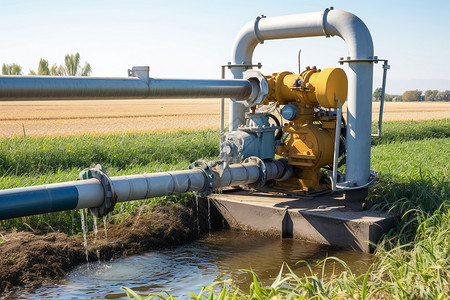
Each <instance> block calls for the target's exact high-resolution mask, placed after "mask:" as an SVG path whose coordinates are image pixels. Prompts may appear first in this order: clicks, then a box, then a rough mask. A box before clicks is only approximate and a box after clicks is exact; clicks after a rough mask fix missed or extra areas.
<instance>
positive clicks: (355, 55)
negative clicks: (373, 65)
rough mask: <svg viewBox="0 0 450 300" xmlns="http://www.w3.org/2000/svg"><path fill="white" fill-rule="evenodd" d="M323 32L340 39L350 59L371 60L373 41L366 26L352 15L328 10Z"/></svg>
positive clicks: (341, 11)
mask: <svg viewBox="0 0 450 300" xmlns="http://www.w3.org/2000/svg"><path fill="white" fill-rule="evenodd" d="M323 28H324V32H325V34H327V35H330V36H333V35H337V36H339V37H341V38H342V39H343V40H344V41H345V43H346V44H347V47H348V53H349V56H350V58H351V59H372V58H373V41H372V36H371V35H370V32H369V29H368V28H367V26H366V24H364V22H363V21H362V20H361V19H360V18H358V17H357V16H355V15H354V14H352V13H349V12H346V11H343V10H330V11H328V13H327V16H326V17H325V18H324V24H323Z"/></svg>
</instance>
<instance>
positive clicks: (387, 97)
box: [384, 94, 395, 102]
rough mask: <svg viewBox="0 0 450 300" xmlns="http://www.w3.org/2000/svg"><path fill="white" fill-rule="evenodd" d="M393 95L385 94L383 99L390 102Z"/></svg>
mask: <svg viewBox="0 0 450 300" xmlns="http://www.w3.org/2000/svg"><path fill="white" fill-rule="evenodd" d="M394 97H395V95H390V94H385V95H384V101H386V102H391V101H392V100H393V99H394Z"/></svg>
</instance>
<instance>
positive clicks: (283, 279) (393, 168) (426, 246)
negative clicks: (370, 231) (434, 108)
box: [123, 119, 450, 300]
mask: <svg viewBox="0 0 450 300" xmlns="http://www.w3.org/2000/svg"><path fill="white" fill-rule="evenodd" d="M382 136H383V137H382V138H381V139H373V141H372V168H373V169H375V170H377V171H378V172H379V179H378V185H376V186H375V187H374V188H372V190H371V191H370V201H372V203H373V205H374V206H373V207H374V209H381V210H384V211H390V212H391V213H393V214H395V215H397V216H398V223H397V225H396V227H395V228H393V229H392V230H391V231H390V232H389V233H388V234H387V235H386V236H385V238H384V239H383V240H382V241H381V242H380V243H379V244H378V245H377V250H376V253H375V258H376V259H375V262H374V264H373V265H372V266H371V267H370V269H369V270H368V271H367V273H366V274H363V275H361V276H356V275H355V274H354V273H352V271H351V270H350V269H349V268H348V267H347V265H346V264H345V262H343V261H341V260H339V259H337V258H328V259H327V260H325V261H323V262H321V264H322V268H323V270H325V264H326V263H331V262H336V263H339V264H342V265H343V266H344V268H345V271H344V272H342V273H340V274H325V273H323V274H321V276H319V275H316V274H314V273H313V272H312V271H311V272H310V274H295V273H294V272H292V270H291V269H289V267H288V266H286V267H285V268H286V270H284V269H283V268H282V271H280V274H279V276H278V277H277V278H276V279H275V280H274V281H273V282H272V283H271V284H269V285H267V284H264V283H262V282H260V281H259V279H258V277H257V275H256V274H254V273H253V272H251V271H250V274H249V276H252V278H253V283H252V284H251V285H250V287H249V290H248V291H242V290H240V289H239V288H238V287H236V286H234V285H233V283H232V282H231V281H226V282H215V283H213V284H212V285H210V286H207V287H204V288H203V289H202V290H201V291H200V293H198V294H194V293H191V295H192V297H193V299H276V300H278V299H449V298H450V178H449V175H450V174H449V162H450V154H449V148H450V119H445V120H437V121H436V120H435V121H420V122H387V123H385V124H384V127H383V135H382ZM300 263H307V262H300ZM218 287H220V288H218ZM123 289H124V290H125V291H126V292H127V294H128V296H129V297H130V298H132V297H134V298H137V299H171V296H170V295H169V294H168V293H162V294H151V295H147V296H141V295H139V294H137V293H135V292H134V291H132V290H130V289H128V288H123Z"/></svg>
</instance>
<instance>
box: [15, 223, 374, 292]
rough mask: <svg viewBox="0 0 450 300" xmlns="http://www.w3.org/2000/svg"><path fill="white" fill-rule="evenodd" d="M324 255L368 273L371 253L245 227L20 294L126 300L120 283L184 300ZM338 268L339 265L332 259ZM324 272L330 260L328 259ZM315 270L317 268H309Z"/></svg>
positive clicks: (300, 269) (302, 269) (301, 267)
mask: <svg viewBox="0 0 450 300" xmlns="http://www.w3.org/2000/svg"><path fill="white" fill-rule="evenodd" d="M327 256H336V257H338V258H340V259H342V260H344V261H346V262H347V263H348V264H349V266H350V268H351V270H352V271H353V272H354V273H357V274H362V273H364V272H366V270H367V269H368V268H369V265H370V264H371V262H372V256H371V255H369V254H364V253H360V252H355V251H351V250H341V249H333V248H331V247H327V246H323V245H318V244H312V243H305V242H302V241H298V240H292V239H283V240H281V239H275V238H267V237H262V236H260V235H257V234H253V233H248V232H236V231H222V232H214V233H211V234H210V236H209V237H207V238H205V239H202V240H198V241H195V242H193V243H191V244H188V245H184V246H181V247H177V248H174V249H167V250H162V251H151V252H148V253H145V254H143V255H136V256H132V257H127V258H123V259H117V260H114V261H108V262H98V263H89V264H84V265H81V266H79V267H77V268H76V269H74V270H73V271H71V272H70V273H68V276H67V278H66V280H65V281H64V282H63V283H61V284H59V285H49V286H44V287H41V288H39V289H37V290H29V291H24V292H23V293H22V294H21V295H19V298H21V299H48V298H50V299H127V297H126V294H125V292H123V291H122V290H121V289H120V287H121V286H127V287H130V288H132V289H134V290H135V291H136V292H139V293H141V294H145V295H146V294H148V293H158V292H159V291H162V290H166V291H168V292H169V293H170V294H171V295H173V296H177V298H178V299H187V298H189V297H190V294H189V292H194V293H196V294H198V293H199V292H200V289H201V287H202V286H205V285H209V284H211V283H212V282H214V281H216V280H222V279H228V278H232V279H233V280H234V282H235V283H237V284H238V285H239V286H240V288H241V289H243V290H244V291H247V290H248V288H249V286H250V283H251V280H252V278H251V274H249V273H247V272H244V271H242V269H252V270H254V271H255V272H256V274H257V275H258V276H259V278H260V280H261V281H262V282H263V283H264V284H266V285H270V284H271V283H272V281H273V279H274V278H275V277H276V276H277V275H278V273H279V271H280V267H281V266H282V264H283V262H286V263H287V264H288V265H289V266H290V267H291V268H292V269H293V270H294V271H295V273H296V274H297V275H303V274H309V271H308V269H307V267H306V266H305V264H297V265H296V262H298V261H300V260H306V261H308V262H309V263H310V264H311V265H312V266H313V265H315V264H316V263H317V262H318V261H320V260H322V259H324V258H325V257H327ZM335 267H336V271H340V270H342V268H339V266H338V265H337V264H336V266H335ZM326 269H327V270H328V274H331V272H332V269H333V264H332V263H331V262H330V263H329V264H328V267H327V268H326ZM313 270H314V272H320V271H321V269H319V268H317V267H316V268H313Z"/></svg>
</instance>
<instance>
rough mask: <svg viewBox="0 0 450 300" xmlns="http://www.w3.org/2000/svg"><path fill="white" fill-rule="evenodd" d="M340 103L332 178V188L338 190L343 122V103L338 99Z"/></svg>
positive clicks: (337, 110) (337, 111)
mask: <svg viewBox="0 0 450 300" xmlns="http://www.w3.org/2000/svg"><path fill="white" fill-rule="evenodd" d="M336 101H337V103H338V104H339V108H338V109H336V113H337V115H336V132H335V135H334V154H333V178H332V180H331V190H332V191H333V192H334V191H336V185H337V171H338V160H339V144H340V140H341V122H342V105H341V102H340V101H339V100H336Z"/></svg>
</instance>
